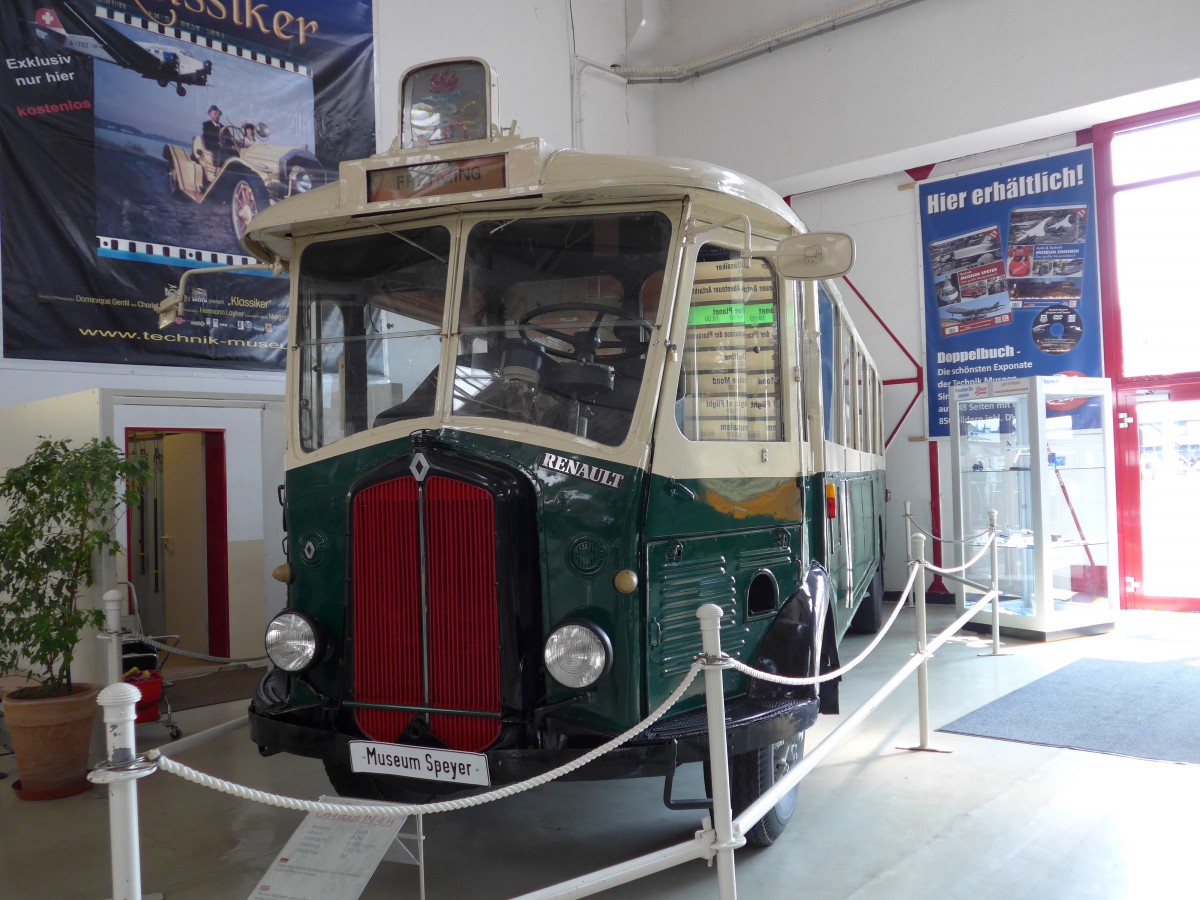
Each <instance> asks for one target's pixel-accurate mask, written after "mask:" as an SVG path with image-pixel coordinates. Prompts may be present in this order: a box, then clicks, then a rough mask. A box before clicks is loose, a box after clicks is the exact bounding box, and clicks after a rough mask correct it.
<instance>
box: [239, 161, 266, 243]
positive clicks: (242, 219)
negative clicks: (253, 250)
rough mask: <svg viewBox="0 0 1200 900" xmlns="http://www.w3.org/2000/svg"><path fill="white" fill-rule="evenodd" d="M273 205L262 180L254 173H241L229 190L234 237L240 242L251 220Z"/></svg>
mask: <svg viewBox="0 0 1200 900" xmlns="http://www.w3.org/2000/svg"><path fill="white" fill-rule="evenodd" d="M270 205H271V198H270V196H269V195H268V194H267V189H266V187H265V186H264V185H263V183H262V181H260V180H259V179H258V178H256V177H255V176H253V175H239V176H238V177H237V178H235V179H234V181H233V187H232V188H230V191H229V224H230V225H231V227H232V228H233V238H234V240H236V241H237V242H238V243H239V244H240V243H241V241H242V235H244V234H245V233H246V229H247V227H249V225H250V220H251V219H253V218H254V217H255V216H256V215H258V214H259V213H260V212H262V211H263V210H264V209H266V208H267V207H268V206H270Z"/></svg>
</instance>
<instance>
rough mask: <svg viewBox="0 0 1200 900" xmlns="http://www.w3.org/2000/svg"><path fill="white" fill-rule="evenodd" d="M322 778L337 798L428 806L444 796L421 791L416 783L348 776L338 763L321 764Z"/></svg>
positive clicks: (364, 776) (425, 790) (368, 775)
mask: <svg viewBox="0 0 1200 900" xmlns="http://www.w3.org/2000/svg"><path fill="white" fill-rule="evenodd" d="M325 774H326V775H327V776H328V777H329V783H330V784H331V785H333V789H334V790H335V791H336V792H337V794H338V796H339V797H357V798H359V799H361V800H383V801H386V802H388V803H429V802H430V801H433V800H437V799H442V798H444V796H445V795H444V794H441V793H439V792H438V791H436V790H432V789H430V788H427V787H425V786H424V785H423V784H422V782H420V781H412V780H411V779H407V778H392V777H390V776H387V775H371V774H369V773H364V772H351V771H350V769H349V768H347V767H345V766H343V765H341V764H340V763H336V762H330V761H329V760H325Z"/></svg>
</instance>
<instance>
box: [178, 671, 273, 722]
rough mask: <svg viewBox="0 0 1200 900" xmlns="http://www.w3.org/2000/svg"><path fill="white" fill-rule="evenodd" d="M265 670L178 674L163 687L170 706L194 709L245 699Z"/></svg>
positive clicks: (179, 708) (264, 673) (252, 693)
mask: <svg viewBox="0 0 1200 900" xmlns="http://www.w3.org/2000/svg"><path fill="white" fill-rule="evenodd" d="M266 674H267V670H266V669H265V668H261V667H260V668H247V669H226V670H224V671H222V672H213V673H211V674H208V675H196V676H194V677H191V678H179V679H176V680H175V681H173V682H171V686H170V687H168V688H165V693H166V695H167V700H169V701H170V703H171V710H172V711H173V712H179V711H180V710H181V709H195V708H196V707H197V706H212V705H213V704H215V703H228V702H229V701H231V700H248V699H250V697H252V696H253V695H254V689H255V688H256V687H258V683H259V682H260V681H262V679H263V676H264V675H266Z"/></svg>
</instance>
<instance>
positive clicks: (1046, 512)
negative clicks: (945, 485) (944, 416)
mask: <svg viewBox="0 0 1200 900" xmlns="http://www.w3.org/2000/svg"><path fill="white" fill-rule="evenodd" d="M1112 421H1113V418H1112V389H1111V387H1110V385H1109V382H1108V380H1107V379H1104V378H1083V377H1072V376H1063V375H1055V376H1041V377H1031V378H1016V379H1006V380H1001V381H992V382H981V383H978V384H967V385H959V386H957V387H956V388H955V389H954V392H953V396H952V404H951V419H950V435H951V448H952V452H951V457H952V459H953V461H954V465H955V476H954V479H953V486H954V524H955V532H956V534H957V536H958V537H960V538H965V537H970V536H972V535H977V534H979V533H981V532H984V531H985V530H986V528H987V525H988V512H989V511H990V510H993V509H994V510H996V512H997V513H998V522H997V524H998V525H999V528H1000V537H999V541H1000V546H999V552H998V555H999V575H1000V592H1001V598H1000V631H1001V633H1002V634H1007V635H1009V636H1013V637H1021V638H1027V639H1032V640H1056V639H1059V638H1066V637H1075V636H1078V635H1084V634H1098V633H1100V632H1104V631H1111V630H1112V628H1113V624H1114V621H1115V612H1116V607H1117V599H1118V594H1117V592H1116V578H1117V541H1116V498H1115V487H1114V479H1113V460H1114V456H1113V439H1112ZM982 541H983V537H980V538H979V539H978V540H972V541H968V542H967V543H966V544H963V545H961V546H960V547H959V553H958V563H959V564H960V565H961V564H962V563H964V562H966V561H967V560H968V559H970V558H971V557H973V556H974V555H975V554H976V553H978V550H979V546H980V545H981V543H982ZM989 566H990V563H989V556H988V554H984V556H983V558H982V559H980V561H979V562H977V563H976V564H975V565H973V566H972V567H971V568H970V569H969V570H968V571H967V573H966V578H967V579H968V580H970V581H974V582H977V583H979V584H983V585H987V584H988V583H989V580H990V568H989ZM983 593H984V590H981V589H978V588H975V587H971V586H967V585H963V584H957V585H956V587H955V597H956V602H957V605H958V608H959V610H960V611H961V610H965V609H966V607H967V605H969V604H970V603H972V602H974V601H975V600H977V599H978V598H979V597H980V596H982V595H983ZM991 623H992V615H991V613H990V611H989V612H988V613H985V614H980V615H979V616H977V617H976V618H975V619H974V620H973V622H972V624H971V625H968V626H967V627H968V628H975V629H978V630H990V629H991Z"/></svg>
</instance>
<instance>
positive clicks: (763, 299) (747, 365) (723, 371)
mask: <svg viewBox="0 0 1200 900" xmlns="http://www.w3.org/2000/svg"><path fill="white" fill-rule="evenodd" d="M679 377H680V386H679V395H680V397H681V399H680V400H679V408H678V412H677V421H678V423H679V427H680V430H681V431H682V432H683V436H684V437H685V438H687V439H688V440H689V441H756V442H757V441H780V440H783V439H784V434H783V427H782V420H781V417H780V407H779V397H780V389H779V291H778V284H777V279H776V277H775V273H774V272H773V271H772V270H771V268H770V267H769V266H768V265H767V263H766V262H765V261H764V260H761V259H746V260H744V259H742V258H741V254H740V251H737V250H730V249H727V248H724V247H718V246H716V245H713V244H708V245H705V246H704V247H702V248H700V255H699V258H698V260H697V262H696V274H695V280H694V282H693V285H692V302H691V306H690V308H689V312H688V325H687V334H686V336H685V338H684V346H683V367H682V369H681V371H680V375H679Z"/></svg>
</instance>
